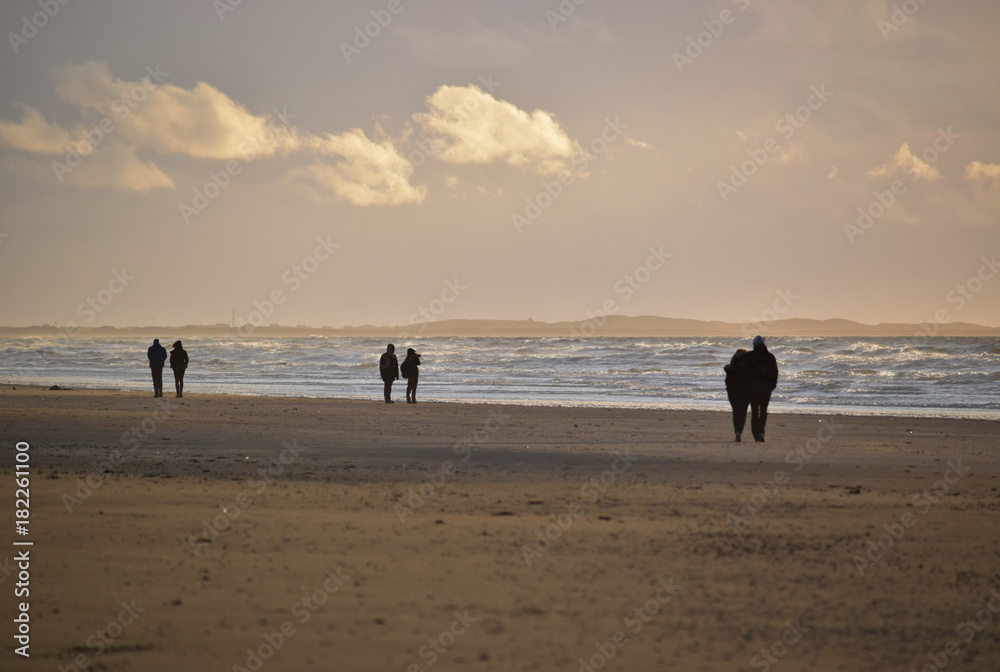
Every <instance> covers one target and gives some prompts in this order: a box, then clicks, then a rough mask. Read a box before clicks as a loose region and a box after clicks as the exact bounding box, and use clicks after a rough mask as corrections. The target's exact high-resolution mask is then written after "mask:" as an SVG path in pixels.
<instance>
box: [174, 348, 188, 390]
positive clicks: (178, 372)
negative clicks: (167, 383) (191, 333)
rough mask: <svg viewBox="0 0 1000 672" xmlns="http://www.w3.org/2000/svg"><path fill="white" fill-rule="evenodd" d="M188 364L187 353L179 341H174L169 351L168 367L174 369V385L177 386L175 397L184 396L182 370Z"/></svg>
mask: <svg viewBox="0 0 1000 672" xmlns="http://www.w3.org/2000/svg"><path fill="white" fill-rule="evenodd" d="M187 366H188V353H187V350H185V349H184V346H182V345H181V342H180V341H174V349H173V350H171V351H170V368H171V369H173V370H174V387H176V388H177V398H180V397H183V396H184V371H186V370H187Z"/></svg>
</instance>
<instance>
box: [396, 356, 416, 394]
mask: <svg viewBox="0 0 1000 672" xmlns="http://www.w3.org/2000/svg"><path fill="white" fill-rule="evenodd" d="M399 372H400V373H402V374H403V378H406V403H408V404H415V403H417V381H418V380H419V379H420V355H418V354H417V351H416V350H414V349H413V348H407V349H406V359H404V360H403V365H402V366H400V367H399Z"/></svg>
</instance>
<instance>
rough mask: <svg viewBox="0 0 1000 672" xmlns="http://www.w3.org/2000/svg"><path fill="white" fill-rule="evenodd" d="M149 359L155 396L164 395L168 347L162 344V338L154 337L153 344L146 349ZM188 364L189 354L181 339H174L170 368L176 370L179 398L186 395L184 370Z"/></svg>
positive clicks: (176, 386)
mask: <svg viewBox="0 0 1000 672" xmlns="http://www.w3.org/2000/svg"><path fill="white" fill-rule="evenodd" d="M146 357H147V358H148V359H149V370H150V373H151V374H152V376H153V396H154V397H162V396H163V365H164V364H165V363H166V361H167V349H166V348H164V347H163V346H162V345H160V339H158V338H154V339H153V344H152V345H151V346H149V349H148V350H146ZM187 366H188V354H187V351H186V350H185V349H184V346H183V345H181V342H180V341H174V345H173V350H171V351H170V368H171V369H173V372H174V387H175V388H176V390H177V395H176V396H177V398H180V397H183V396H184V372H185V371H186V370H187Z"/></svg>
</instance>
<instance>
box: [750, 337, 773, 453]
mask: <svg viewBox="0 0 1000 672" xmlns="http://www.w3.org/2000/svg"><path fill="white" fill-rule="evenodd" d="M747 356H748V357H749V358H750V431H752V432H753V438H754V440H755V441H760V442H763V441H764V427H765V426H766V425H767V405H768V403H770V401H771V392H773V391H774V388H775V387H777V386H778V361H777V360H776V359H775V358H774V355H772V354H771V353H770V352H768V350H767V345H766V344H765V343H764V337H763V336H754V339H753V352H751V353H749V354H748V355H747Z"/></svg>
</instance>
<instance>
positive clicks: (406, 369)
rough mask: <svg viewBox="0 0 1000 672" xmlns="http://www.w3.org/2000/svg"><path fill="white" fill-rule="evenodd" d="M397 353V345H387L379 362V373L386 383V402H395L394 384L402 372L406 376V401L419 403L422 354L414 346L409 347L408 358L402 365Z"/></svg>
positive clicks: (384, 391) (384, 392)
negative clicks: (418, 388)
mask: <svg viewBox="0 0 1000 672" xmlns="http://www.w3.org/2000/svg"><path fill="white" fill-rule="evenodd" d="M395 353H396V346H395V345H393V344H392V343H390V344H389V345H388V346H386V349H385V352H383V353H382V357H380V358H379V362H378V369H379V375H380V376H381V377H382V382H383V383H384V389H383V394H384V395H385V403H387V404H392V403H395V402H393V400H392V384H393V383H394V382H395V381H397V380H399V374H400V373H402V374H403V378H406V403H408V404H415V403H417V382H418V381H419V379H420V355H418V354H417V352H416V351H415V350H414V349H413V348H407V350H406V359H404V360H403V365H402V366H400V365H399V360H398V359H397V358H396V354H395Z"/></svg>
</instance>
